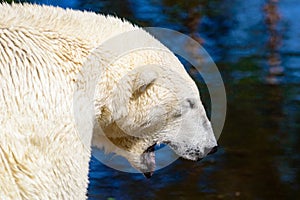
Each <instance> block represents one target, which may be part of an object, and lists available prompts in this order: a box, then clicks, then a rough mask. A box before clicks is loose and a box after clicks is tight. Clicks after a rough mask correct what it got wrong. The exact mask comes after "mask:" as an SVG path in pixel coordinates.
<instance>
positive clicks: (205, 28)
mask: <svg viewBox="0 0 300 200" xmlns="http://www.w3.org/2000/svg"><path fill="white" fill-rule="evenodd" d="M35 2H37V3H42V4H50V5H58V6H62V7H65V8H66V7H69V8H74V9H81V10H89V11H94V12H98V13H106V14H107V13H109V14H113V15H115V16H119V17H122V18H126V19H128V20H130V21H131V22H133V23H136V24H138V25H140V26H157V27H165V28H171V29H174V30H177V31H180V32H182V33H185V34H188V35H190V36H192V37H193V38H194V39H196V40H198V41H199V42H202V44H203V47H204V48H205V49H206V50H207V51H208V53H209V54H210V55H211V57H212V58H213V59H214V61H215V62H216V64H217V66H218V67H219V70H220V72H221V74H222V77H223V80H224V82H225V86H226V91H227V97H228V113H227V118H226V124H225V128H224V130H223V133H222V135H221V138H220V140H219V144H220V146H221V149H220V151H218V153H216V154H215V155H213V156H210V157H207V158H206V159H204V160H203V161H201V162H198V163H196V162H189V161H185V160H177V161H176V162H174V163H173V164H172V165H170V166H168V167H166V168H164V169H162V170H159V171H156V172H155V174H154V176H153V177H152V178H151V179H149V180H148V179H145V178H144V177H143V176H142V175H141V174H130V173H124V172H120V171H116V170H114V169H111V168H109V167H106V166H105V165H103V164H102V163H100V162H99V161H97V160H96V159H95V158H92V160H91V163H90V174H89V177H90V184H89V189H88V196H89V199H168V198H169V199H233V198H240V199H299V198H300V169H299V166H300V154H299V153H300V138H299V137H300V134H299V133H300V89H299V85H300V22H299V19H300V4H299V1H298V0H281V1H279V2H278V3H275V4H273V5H272V3H270V2H271V1H268V0H252V1H238V0H222V1H221V0H210V1H208V0H206V1H205V0H202V1H196V0H191V1H183V0H173V1H171V0H149V1H146V0H124V1H120V0H114V1H108V0H107V1H91V0H85V1H84V0H69V1H62V0H61V1H51V0H43V1H35ZM187 68H189V66H187ZM195 79H196V80H198V79H197V77H196V78H195ZM198 81H199V85H200V88H202V86H201V85H202V83H201V80H198ZM203 88H204V89H203ZM203 88H202V89H203V90H204V91H202V95H203V96H204V99H205V97H207V91H205V87H203Z"/></svg>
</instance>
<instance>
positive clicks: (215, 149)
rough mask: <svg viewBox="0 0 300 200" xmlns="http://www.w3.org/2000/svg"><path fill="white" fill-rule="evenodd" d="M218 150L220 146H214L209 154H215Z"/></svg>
mask: <svg viewBox="0 0 300 200" xmlns="http://www.w3.org/2000/svg"><path fill="white" fill-rule="evenodd" d="M217 151H218V146H215V147H213V148H212V149H211V150H210V152H209V153H208V154H207V155H210V154H214V153H216V152H217Z"/></svg>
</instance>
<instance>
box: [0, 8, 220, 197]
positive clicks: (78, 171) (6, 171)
mask: <svg viewBox="0 0 300 200" xmlns="http://www.w3.org/2000/svg"><path fill="white" fill-rule="evenodd" d="M137 29H139V28H138V27H134V26H133V25H131V24H130V23H128V22H126V21H123V20H120V19H118V18H115V17H111V16H103V15H96V14H94V13H90V12H80V11H73V10H63V9H61V8H55V7H47V6H37V5H29V4H25V5H19V4H13V5H12V6H10V5H8V4H0V174H1V176H0V199H85V198H86V192H87V191H86V188H87V184H88V163H89V159H90V154H91V150H90V146H91V144H92V145H94V146H97V147H101V148H104V150H105V151H107V152H115V153H117V154H120V155H123V156H124V157H126V158H127V159H128V160H129V161H130V162H131V164H132V165H133V166H134V167H136V168H137V169H140V170H141V171H142V170H143V168H144V167H145V166H143V164H142V163H141V160H140V157H141V154H142V153H143V152H144V151H145V150H146V149H147V148H148V147H149V146H151V145H153V144H154V143H163V142H166V143H169V144H170V146H171V147H172V148H173V149H174V150H175V151H176V152H177V153H178V154H179V155H181V156H183V157H185V158H188V159H192V160H196V159H198V158H199V157H201V156H202V157H203V156H204V155H205V152H204V149H209V148H211V147H212V146H214V145H216V142H215V139H214V136H213V133H212V130H211V126H210V123H209V121H208V119H207V117H206V114H205V110H204V109H203V106H202V103H201V101H200V97H199V93H198V91H197V88H196V85H195V84H194V82H193V81H192V80H191V79H190V78H189V76H188V75H187V73H186V72H185V70H184V68H183V66H182V65H181V64H180V62H179V61H178V60H177V58H176V57H175V56H174V55H173V54H172V53H171V52H170V51H168V50H166V48H165V47H163V45H161V44H160V43H159V42H158V41H157V40H155V39H154V38H153V37H151V36H150V35H149V34H147V33H146V32H144V31H141V34H142V37H140V38H138V39H137V40H140V41H138V42H143V43H145V44H156V45H157V46H159V47H161V48H163V49H165V50H166V51H158V52H157V51H154V50H141V51H139V52H132V53H130V54H128V55H126V56H124V57H123V58H121V59H119V60H118V61H116V62H113V63H111V64H110V65H108V62H110V57H109V55H108V54H107V52H101V49H96V48H97V47H98V46H99V45H100V44H101V43H103V42H104V41H105V40H107V39H109V38H111V37H113V36H115V35H118V34H120V33H123V32H126V31H129V30H137ZM125 41H126V40H125ZM92 51H93V52H94V54H93V55H92V56H91V55H90V53H91V52H92ZM89 55H90V56H89ZM88 56H89V57H88ZM87 58H88V59H87ZM97 63H98V64H97ZM147 64H159V65H161V66H165V67H158V68H157V69H155V68H149V67H145V68H143V70H142V71H134V69H135V68H136V67H138V66H141V65H147ZM99 65H100V66H99ZM82 66H83V67H82ZM85 67H86V69H88V70H89V69H91V71H90V72H91V76H92V74H93V73H92V72H93V70H100V71H101V73H100V74H101V78H100V79H99V82H98V84H97V87H96V91H95V99H94V100H93V102H94V104H95V112H96V113H93V112H89V111H85V107H86V106H87V105H86V104H85V101H84V100H83V99H84V97H85V96H84V95H85V94H84V92H83V93H79V95H78V96H76V95H75V97H74V91H75V88H76V87H78V85H80V83H79V82H78V75H79V74H80V73H79V72H82V70H83V68H85ZM88 70H87V71H88ZM131 72H132V73H131ZM128 73H129V74H130V73H131V74H130V76H129V77H128V78H127V81H126V80H125V81H124V79H122V77H123V76H125V75H126V74H128ZM149 73H150V74H151V76H152V77H150V78H149V77H148V75H147V74H149ZM88 74H89V73H88ZM145 74H146V75H145ZM147 77H148V78H147ZM89 78H92V77H88V78H87V80H89ZM119 81H120V82H121V83H122V84H121V83H119ZM178 94H179V95H178ZM186 98H191V99H193V100H194V102H195V104H196V106H195V108H196V109H194V110H190V108H189V107H188V106H186V102H187V101H186ZM73 100H75V101H77V102H79V106H80V109H81V110H82V111H83V112H82V120H80V121H79V122H78V124H76V122H75V119H74V113H73ZM124 102H127V103H126V104H125V105H124ZM178 112H183V115H182V117H178V116H179V115H176V113H178ZM203 124H206V125H205V126H204V125H203ZM78 126H79V127H78ZM99 126H101V127H99ZM180 127H184V128H185V129H184V130H181V129H180ZM101 129H102V130H101ZM78 130H81V131H82V132H80V131H79V132H80V133H84V135H80V134H78ZM197 131H199V134H198V133H197ZM93 132H94V134H93ZM104 134H105V135H106V136H104ZM128 134H129V135H130V136H129V135H128ZM136 134H144V135H143V137H137V135H136ZM107 138H109V139H107ZM113 144H114V145H113ZM116 146H117V147H119V148H120V149H123V150H125V151H123V150H120V149H117V148H116ZM194 150H198V152H199V151H200V152H202V153H201V154H197V155H196V154H194ZM189 151H190V152H189Z"/></svg>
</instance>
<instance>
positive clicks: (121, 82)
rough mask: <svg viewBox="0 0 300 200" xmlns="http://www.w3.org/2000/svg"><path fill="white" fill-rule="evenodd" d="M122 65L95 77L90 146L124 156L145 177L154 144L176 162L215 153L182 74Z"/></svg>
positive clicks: (194, 96)
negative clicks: (172, 154)
mask: <svg viewBox="0 0 300 200" xmlns="http://www.w3.org/2000/svg"><path fill="white" fill-rule="evenodd" d="M124 62H125V61H124V60H123V61H120V62H119V64H115V65H113V66H110V67H109V69H106V70H105V71H104V72H103V73H102V75H101V77H100V83H99V84H98V88H97V91H96V94H95V109H96V121H97V123H96V125H95V126H96V127H95V128H94V133H93V139H92V145H93V146H96V147H100V148H104V150H105V151H106V152H114V153H116V154H118V155H121V156H123V157H125V158H126V159H127V160H128V161H129V162H130V163H131V165H132V166H133V167H135V168H136V169H138V170H140V171H141V172H143V173H144V174H145V175H146V176H151V175H152V173H153V171H154V168H155V155H154V146H155V145H156V144H167V145H169V146H170V147H171V148H172V149H173V150H174V151H175V153H176V154H178V155H179V156H180V157H182V158H186V159H189V160H195V161H196V160H199V159H201V158H203V157H205V156H206V155H207V154H209V153H210V152H212V151H213V150H215V147H216V146H217V142H216V138H215V136H214V133H213V130H212V126H211V123H210V121H209V120H208V117H207V115H206V112H205V109H204V107H203V105H202V102H201V99H200V95H199V91H198V89H197V86H196V84H195V83H194V81H193V80H192V79H191V78H190V77H189V76H188V75H187V74H182V72H183V71H182V70H178V69H177V68H178V66H176V67H170V66H166V65H154V64H151V63H149V62H143V63H142V64H143V65H141V63H139V67H133V66H131V67H128V66H127V67H122V63H124ZM176 62H179V61H176ZM125 63H128V61H126V62H125Z"/></svg>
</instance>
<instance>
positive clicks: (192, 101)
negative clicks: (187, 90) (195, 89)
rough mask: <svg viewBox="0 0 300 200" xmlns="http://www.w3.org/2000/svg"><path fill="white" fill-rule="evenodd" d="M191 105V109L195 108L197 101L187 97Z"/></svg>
mask: <svg viewBox="0 0 300 200" xmlns="http://www.w3.org/2000/svg"><path fill="white" fill-rule="evenodd" d="M186 101H187V102H188V104H189V106H190V108H191V109H193V108H195V104H196V103H195V101H194V100H193V99H187V100H186Z"/></svg>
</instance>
